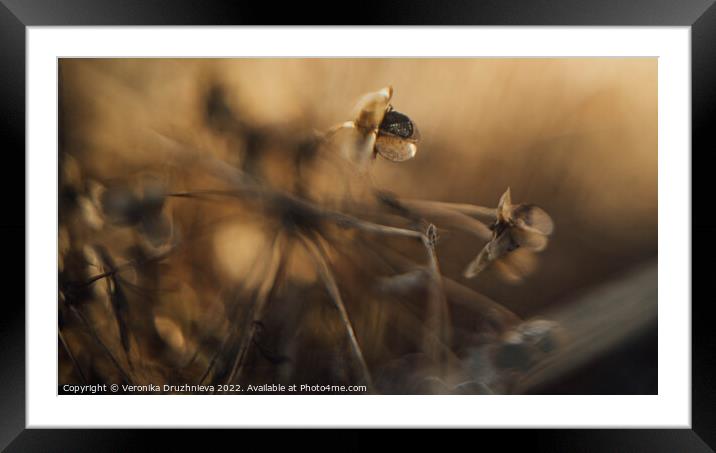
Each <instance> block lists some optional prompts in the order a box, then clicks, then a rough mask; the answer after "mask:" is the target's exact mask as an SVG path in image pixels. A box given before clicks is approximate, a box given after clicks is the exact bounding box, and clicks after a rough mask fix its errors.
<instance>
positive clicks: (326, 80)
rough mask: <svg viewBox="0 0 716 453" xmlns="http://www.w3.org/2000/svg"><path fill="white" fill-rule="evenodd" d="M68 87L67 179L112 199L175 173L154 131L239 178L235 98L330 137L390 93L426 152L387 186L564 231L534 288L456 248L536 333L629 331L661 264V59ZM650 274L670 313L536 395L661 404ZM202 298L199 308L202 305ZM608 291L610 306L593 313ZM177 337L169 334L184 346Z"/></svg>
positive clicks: (320, 66)
mask: <svg viewBox="0 0 716 453" xmlns="http://www.w3.org/2000/svg"><path fill="white" fill-rule="evenodd" d="M59 71H60V153H61V159H60V167H61V168H60V173H61V175H62V174H63V171H64V172H68V170H67V169H66V168H65V167H67V166H68V165H66V164H65V163H66V162H67V160H68V159H69V160H71V161H72V163H71V164H69V166H70V167H72V168H73V169H74V168H75V167H77V170H76V172H77V173H81V174H82V175H83V176H82V177H83V178H91V179H92V180H97V181H101V182H102V183H103V184H107V181H114V180H119V179H122V178H124V177H126V176H127V175H129V174H136V173H137V172H141V171H143V169H146V168H157V167H159V168H161V166H162V165H163V161H164V159H165V156H164V155H163V154H162V153H158V152H155V151H154V150H153V148H152V146H153V145H152V143H151V142H150V141H148V140H147V138H146V137H147V133H146V131H148V130H155V131H161V132H162V133H164V134H167V135H174V136H176V137H180V138H182V139H186V140H188V141H191V142H192V143H193V144H194V145H195V146H197V147H200V148H202V149H211V150H213V151H212V152H215V153H216V155H217V157H219V158H221V159H222V160H224V161H226V162H229V163H234V160H235V158H234V157H233V156H232V155H231V143H230V139H227V138H226V137H225V136H224V138H222V137H221V136H219V134H216V133H213V132H207V125H206V124H207V120H206V105H207V98H208V97H209V98H210V97H211V96H212V94H211V93H212V92H213V93H216V90H218V89H220V92H221V96H222V103H225V104H226V106H227V107H228V108H230V109H231V111H232V112H239V115H240V117H241V121H242V122H244V123H245V124H251V125H252V126H251V127H252V128H257V129H265V130H272V131H273V130H276V131H293V130H297V129H300V130H304V131H311V130H314V129H315V130H319V131H322V130H326V129H328V128H330V127H331V126H333V125H334V124H336V123H340V122H342V121H345V120H348V119H350V118H351V112H352V109H353V106H354V104H355V102H356V101H357V100H358V99H359V98H360V96H361V95H363V94H364V93H367V92H371V91H375V90H377V89H380V88H382V87H384V86H388V85H391V86H392V87H393V88H394V90H395V94H394V96H393V99H392V105H393V106H394V107H395V108H396V109H397V110H399V111H400V112H404V113H406V114H408V115H409V116H410V118H411V119H412V120H413V121H414V122H415V124H416V125H417V126H418V128H419V130H420V133H421V136H422V141H421V143H420V145H419V148H418V153H417V155H416V157H415V158H414V159H412V160H410V161H408V162H405V163H399V164H398V163H393V162H389V161H387V160H384V159H380V158H379V159H377V160H376V161H375V163H374V168H373V180H374V183H375V185H376V186H378V187H379V188H382V189H386V190H389V191H391V192H393V193H395V194H396V195H398V196H401V197H406V198H421V199H427V200H439V201H449V202H459V203H471V204H476V205H481V206H490V207H494V206H496V204H497V201H498V199H499V197H500V195H501V194H502V193H503V192H504V191H505V190H506V189H507V188H508V187H509V188H510V189H511V192H512V199H513V201H514V202H516V203H521V202H526V203H527V202H528V203H534V204H537V205H539V206H540V207H542V208H544V209H545V211H546V212H548V213H549V214H550V215H551V217H552V219H553V220H554V224H555V232H554V234H553V236H552V237H551V240H550V243H549V246H548V247H547V249H546V250H545V251H544V252H542V253H540V254H539V266H538V267H537V269H536V271H535V272H534V273H533V274H531V275H530V276H529V277H527V278H526V279H525V280H524V281H523V282H521V283H518V284H515V283H510V282H506V281H505V280H504V279H502V278H500V276H499V275H496V272H495V271H494V270H493V269H492V268H488V269H487V270H486V271H485V273H484V274H481V275H480V276H479V278H476V279H474V280H466V279H464V278H462V277H461V273H462V271H463V269H464V267H465V265H466V263H468V262H469V261H470V260H471V259H472V258H473V257H474V256H475V255H476V254H477V253H478V252H479V250H480V249H481V247H482V246H483V245H484V244H483V243H479V242H477V241H475V239H474V238H473V237H471V236H469V235H467V234H464V233H461V232H459V231H449V232H447V233H446V234H445V235H444V237H441V241H440V243H439V247H438V256H439V260H440V265H441V269H442V272H443V273H444V274H445V275H446V276H450V277H451V278H453V279H455V280H457V281H459V282H460V283H461V284H463V285H465V286H467V287H469V288H471V289H473V290H475V291H477V292H479V293H481V294H484V295H487V296H488V297H489V298H491V299H493V300H495V301H498V302H499V303H500V304H502V305H504V306H505V307H506V308H508V309H509V310H511V311H512V312H514V313H516V314H517V315H518V316H519V317H521V318H532V317H535V316H543V315H544V314H552V315H553V316H552V317H553V318H558V319H570V317H569V314H568V312H569V309H570V307H573V306H575V304H579V303H580V302H583V301H586V302H584V303H585V304H587V305H586V306H589V307H592V308H591V309H593V310H599V312H598V313H597V314H594V315H590V314H586V315H584V316H585V317H588V318H590V319H591V320H592V323H591V324H587V325H586V327H585V329H592V335H594V332H593V329H594V328H595V327H594V326H595V323H597V324H596V325H598V327H599V329H602V330H599V332H610V331H612V330H614V329H611V325H610V323H612V322H622V324H621V325H624V324H623V323H624V320H623V319H622V318H619V316H621V315H615V316H617V317H616V318H611V317H610V313H611V312H610V310H611V309H612V308H614V309H617V312H618V308H619V307H618V305H620V304H622V302H623V300H622V299H620V298H616V299H614V300H612V299H610V297H611V296H609V294H611V293H610V289H609V288H611V287H613V286H614V285H623V284H628V283H624V281H625V279H626V281H628V280H629V276H630V275H633V274H634V272H637V273H638V272H639V269H643V268H644V266H647V267H648V266H650V265H651V264H653V263H655V262H656V258H657V234H658V226H657V208H658V203H657V60H656V59H652V58H560V59H512V58H510V59H197V60H192V59H181V60H171V59H112V60H103V59H82V60H73V59H62V60H61V61H60V64H59ZM217 87H220V88H217ZM212 90H213V91H212ZM222 105H223V104H222ZM63 155H70V156H71V157H69V158H65V159H63V158H62V156H63ZM72 171H75V170H72V169H70V171H69V173H72ZM276 171H283V170H281V169H279V170H276ZM67 178H68V177H65V180H67ZM61 181H62V177H61ZM185 181H186V180H185ZM186 184H189V183H186ZM187 188H188V187H183V189H187ZM63 206H64V205H63V201H62V199H61V204H60V224H61V225H63V222H64V223H65V224H66V225H68V226H67V229H68V230H69V231H70V232H69V236H70V237H75V238H76V237H78V236H77V235H76V234H73V233H72V230H73V228H74V229H75V230H76V228H75V227H73V226H72V225H71V222H70V221H68V220H67V215H69V214H63ZM64 212H65V213H69V212H70V208H67V207H66V208H64ZM63 215H65V217H64V218H63ZM176 215H177V216H181V213H178V214H176ZM61 234H62V231H61ZM217 234H218V233H217ZM84 240H87V238H86V236H85V239H84ZM227 247H229V248H230V246H227ZM237 247H239V246H237ZM236 250H241V247H239V248H238V249H236ZM120 261H121V260H120ZM227 266H229V267H230V266H231V265H227ZM635 269H636V271H635ZM181 275H184V274H180V277H179V278H180V279H181ZM640 275H641V274H640ZM648 275H649V276H648V277H646V279H641V280H639V282H640V283H639V284H640V285H641V288H642V289H643V287H644V286H646V287H648V288H647V290H648V291H647V292H648V293H649V297H650V298H651V299H653V300H654V305H653V306H651V305H650V306H649V307H650V308H649V309H648V310H649V311H648V313H644V312H641V311H639V310H646V309H644V308H643V306H640V307H642V308H638V309H636V311H632V312H628V313H625V314H623V316H635V313H636V314H637V315H638V316H643V317H644V318H645V321H644V322H637V323H631V324H629V323H627V324H629V325H628V326H627V327H624V328H621V327H615V329H616V330H618V331H622V333H623V334H620V336H619V337H618V339H616V340H615V342H614V343H610V344H609V345H608V347H606V346H605V347H604V348H602V349H600V350H598V351H597V350H595V351H592V352H590V353H589V354H586V355H585V357H586V359H585V360H583V361H580V362H579V363H578V365H575V366H572V367H568V369H565V370H563V371H560V372H558V373H555V374H554V376H551V377H550V378H549V379H544V380H539V382H538V384H536V385H533V386H530V387H529V388H528V389H526V390H525V391H527V392H536V393H612V394H617V393H656V392H657V382H658V380H657V375H656V365H657V357H656V338H657V337H656V317H655V298H656V284H657V282H656V275H655V274H653V273H652V274H648ZM187 278H188V277H187ZM614 282H619V283H614ZM610 285H611V286H610ZM196 291H197V290H196V287H193V289H187V290H186V293H187V294H188V293H191V295H190V296H188V297H190V298H194V299H202V297H203V296H202V295H201V294H196ZM595 291H596V293H598V294H606V295H605V296H602V297H601V298H596V299H599V300H598V301H596V302H591V301H594V300H596V299H595V296H594V294H595ZM642 292H643V291H642ZM639 294H641V293H639ZM619 297H622V296H619ZM590 304H591V305H590ZM185 305H186V303H185ZM187 310H190V309H189V308H187ZM192 316H193V315H192ZM197 316H199V315H197ZM162 322H163V321H162ZM162 322H160V323H159V327H157V322H156V321H155V323H154V324H155V328H157V329H158V330H160V331H162V329H163V330H165V331H166V330H171V328H169V327H162ZM167 323H171V321H167ZM632 327H633V329H632ZM224 328H225V327H224ZM178 329H179V331H180V332H179V333H175V334H170V335H169V336H172V335H174V337H173V338H174V339H173V340H170V342H171V341H174V342H175V343H177V342H187V343H191V341H190V340H189V338H188V334H187V329H189V328H188V327H186V326H180V327H179V328H178ZM620 329H621V330H620ZM189 330H190V329H189ZM165 336H166V335H162V338H164V339H165V340H166V338H165ZM180 336H181V338H179V337H180ZM585 338H592V337H589V335H587V334H585ZM67 341H68V342H75V343H77V344H78V345H79V344H80V343H82V341H81V339H79V337H78V338H75V339H68V340H67ZM217 341H218V340H217ZM187 347H188V346H187ZM90 355H91V354H90ZM78 356H82V354H81V353H78ZM77 360H79V361H82V360H85V361H87V360H89V359H87V358H85V359H81V358H77ZM207 360H209V359H207ZM60 365H61V367H60V368H61V369H60V375H61V382H62V380H63V378H62V376H64V379H67V380H69V381H73V379H75V378H73V377H72V373H73V372H72V365H71V364H70V360H69V358H68V357H65V355H63V353H62V352H61V354H60Z"/></svg>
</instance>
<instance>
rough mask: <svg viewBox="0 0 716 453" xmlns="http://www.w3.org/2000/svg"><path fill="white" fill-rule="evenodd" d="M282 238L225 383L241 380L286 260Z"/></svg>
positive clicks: (273, 251)
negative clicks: (259, 326)
mask: <svg viewBox="0 0 716 453" xmlns="http://www.w3.org/2000/svg"><path fill="white" fill-rule="evenodd" d="M283 238H284V236H283V235H282V234H279V235H278V236H277V237H276V239H275V241H274V244H273V248H272V253H271V261H270V262H269V269H268V271H267V273H266V276H265V278H264V279H263V280H262V281H261V285H260V286H259V290H258V293H257V295H256V299H255V301H254V304H253V307H252V309H251V313H250V315H249V325H248V326H247V327H248V328H247V331H246V334H245V335H244V338H243V340H242V342H241V346H240V347H239V351H238V354H237V356H236V359H235V361H234V365H233V367H232V369H231V373H230V374H229V377H228V378H227V379H226V382H227V383H233V382H236V381H237V380H238V379H240V378H241V376H242V374H243V371H244V368H245V366H246V361H247V359H248V356H249V351H250V350H251V345H252V344H253V343H254V338H255V337H256V332H257V322H258V321H261V320H262V318H263V316H264V310H265V308H266V305H267V303H268V301H269V300H270V299H271V295H272V294H273V292H274V291H275V289H276V284H277V281H278V277H279V275H280V274H281V273H282V270H283V267H284V264H285V260H286V259H285V255H283V250H282V249H283V244H284V240H283Z"/></svg>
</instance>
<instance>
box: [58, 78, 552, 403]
mask: <svg viewBox="0 0 716 453" xmlns="http://www.w3.org/2000/svg"><path fill="white" fill-rule="evenodd" d="M392 95H393V90H392V88H391V87H387V88H384V89H381V90H379V91H377V92H374V93H369V94H367V95H366V96H365V97H363V98H362V99H361V100H360V101H359V102H358V105H357V108H356V113H355V114H354V116H353V119H352V120H350V121H347V122H344V123H341V124H339V125H337V126H336V127H334V128H331V129H329V130H328V131H327V132H325V133H305V132H302V131H294V130H293V129H292V128H291V127H289V126H283V127H281V128H274V129H271V128H261V127H257V126H254V125H252V124H250V123H249V122H248V121H247V120H245V119H244V118H242V117H241V115H239V114H238V113H237V112H236V111H235V109H233V108H232V107H231V106H230V105H229V104H228V103H227V102H226V99H225V95H224V93H223V91H222V90H221V88H219V87H218V86H214V87H212V88H211V89H210V90H209V91H208V94H207V96H206V106H205V108H206V115H205V116H206V127H207V130H208V131H210V133H211V134H213V136H214V137H220V138H221V140H223V143H224V144H225V145H226V146H228V147H229V148H231V149H235V150H238V151H237V152H238V153H239V154H240V159H238V162H228V161H226V160H225V159H222V158H219V157H217V156H216V155H215V154H213V153H212V152H211V149H206V148H204V147H203V146H202V144H201V143H200V141H199V140H191V139H188V138H186V137H182V133H181V131H151V132H148V133H147V136H146V137H144V140H145V141H146V143H151V147H152V149H153V150H154V152H156V153H158V154H159V156H160V158H159V159H158V160H159V161H160V162H161V164H160V165H156V166H153V167H152V166H147V167H145V168H141V169H138V170H137V171H135V172H133V173H131V174H130V173H129V172H128V176H127V177H126V178H122V179H121V180H98V179H96V178H94V177H93V176H92V175H88V174H85V170H84V169H83V165H82V163H81V162H80V160H79V159H77V158H76V157H74V156H73V155H72V153H71V152H70V151H68V150H64V151H63V152H62V153H61V156H60V158H61V165H60V167H61V175H60V184H61V204H60V227H59V228H60V229H59V231H60V237H59V244H60V251H59V260H60V261H59V281H60V294H59V302H60V303H59V315H60V316H59V340H60V344H61V346H62V349H63V351H64V352H63V353H62V354H63V357H67V361H66V362H65V363H66V364H67V367H66V370H69V371H67V372H66V373H65V375H64V377H63V379H66V380H69V381H72V382H87V383H106V382H110V383H111V382H125V383H130V384H159V385H163V384H172V385H174V384H185V383H190V384H195V385H206V386H211V389H212V390H213V391H216V392H223V391H225V387H221V385H222V384H239V385H242V387H243V388H244V389H245V388H246V386H247V385H249V384H252V385H259V384H266V383H284V384H294V383H296V384H320V385H331V384H336V385H337V384H344V385H364V386H365V388H366V391H367V392H369V393H458V394H463V393H506V392H510V391H511V390H512V389H513V387H514V385H515V383H516V382H517V381H518V380H519V378H520V376H522V375H524V374H525V373H526V372H528V371H529V370H530V369H531V368H532V367H533V366H534V365H535V364H536V363H538V362H539V361H540V360H542V359H543V358H545V357H546V356H549V355H550V354H551V353H553V352H554V351H555V350H557V349H558V348H559V345H560V343H561V341H562V339H561V337H560V328H559V326H558V325H557V324H556V323H554V322H551V321H547V320H541V319H533V320H527V321H523V320H521V319H520V318H519V317H518V316H517V315H515V314H514V313H512V312H511V311H509V310H508V309H507V308H505V307H503V306H502V305H500V304H498V303H496V302H494V301H492V300H490V299H489V298H488V297H486V296H484V295H482V294H479V293H477V292H475V291H473V290H471V289H469V288H467V287H466V286H463V285H462V284H460V283H458V282H457V281H456V280H455V279H453V278H451V277H450V276H447V275H444V273H443V272H442V271H441V268H440V265H439V262H438V258H437V253H436V248H437V247H439V245H440V243H441V241H443V240H449V238H448V239H444V237H443V232H445V231H451V230H462V231H466V232H468V233H470V234H471V235H472V237H474V240H475V244H476V245H480V244H484V246H483V248H482V250H481V251H480V252H479V254H478V255H477V256H476V258H475V259H474V260H473V261H472V262H471V263H469V264H468V265H467V266H466V269H465V272H464V277H466V278H480V277H481V275H482V274H481V272H482V271H483V270H484V269H486V268H487V267H488V266H495V267H496V268H498V269H499V270H500V271H501V273H502V274H503V275H504V276H506V277H507V278H508V279H510V280H512V281H519V280H521V279H522V278H524V277H526V276H527V275H528V274H529V273H530V272H531V271H532V270H533V269H534V267H535V265H536V262H535V258H534V254H535V252H539V251H541V250H543V249H544V248H545V247H546V245H547V238H548V236H550V234H551V233H552V230H553V224H552V220H551V219H550V217H549V215H548V214H547V213H546V212H545V211H544V210H542V209H541V208H539V207H537V206H534V205H528V204H513V203H512V200H511V193H510V190H509V189H507V190H506V192H505V193H504V195H503V196H502V197H501V198H500V200H499V202H498V203H497V206H496V207H481V206H474V205H468V204H459V203H449V202H443V201H433V200H418V199H402V198H399V197H397V196H396V195H394V194H391V193H390V192H387V191H385V190H384V188H377V187H375V186H374V184H373V183H372V180H371V176H370V169H371V164H372V162H373V161H374V160H375V159H377V158H385V159H388V160H390V161H394V162H402V161H406V160H409V159H411V158H413V157H414V156H415V155H416V152H417V151H418V147H419V142H420V134H419V132H418V128H417V126H416V125H415V124H414V122H413V121H412V120H411V119H410V117H409V116H408V115H405V114H403V113H400V112H398V111H397V110H395V109H394V108H393V106H392V105H391V99H392ZM425 152H429V150H426V151H425ZM388 189H389V188H388ZM473 246H474V245H473V244H470V247H473ZM455 278H456V279H459V278H461V277H460V276H455ZM61 380H62V379H61Z"/></svg>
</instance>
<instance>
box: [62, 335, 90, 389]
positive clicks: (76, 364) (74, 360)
mask: <svg viewBox="0 0 716 453" xmlns="http://www.w3.org/2000/svg"><path fill="white" fill-rule="evenodd" d="M57 335H58V336H59V337H60V343H62V346H63V347H64V348H65V351H66V352H67V355H68V356H69V357H70V361H71V362H72V365H73V366H74V367H75V371H77V374H78V375H79V376H80V379H81V380H82V383H84V384H87V378H86V377H85V374H84V373H83V372H82V368H81V367H80V364H79V362H77V358H76V357H75V355H74V354H73V353H72V349H70V345H69V344H68V343H67V340H65V336H64V335H63V334H62V330H59V329H58V330H57Z"/></svg>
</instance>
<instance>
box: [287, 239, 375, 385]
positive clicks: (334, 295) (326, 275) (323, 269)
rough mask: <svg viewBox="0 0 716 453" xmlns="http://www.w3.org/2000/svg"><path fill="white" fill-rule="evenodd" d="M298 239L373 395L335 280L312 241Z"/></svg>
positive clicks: (370, 379)
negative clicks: (343, 330)
mask: <svg viewBox="0 0 716 453" xmlns="http://www.w3.org/2000/svg"><path fill="white" fill-rule="evenodd" d="M299 238H300V239H301V242H302V243H303V245H304V247H305V248H306V250H307V251H308V253H309V254H310V255H311V257H312V258H313V260H314V264H315V265H316V270H317V271H318V274H319V275H320V277H321V280H323V284H324V285H325V287H326V291H328V295H329V296H330V297H331V299H332V300H333V303H334V304H335V306H336V308H337V309H338V312H339V313H340V316H341V320H342V321H343V324H344V326H345V329H346V333H347V335H348V341H349V342H350V345H351V348H352V350H353V354H354V355H355V358H356V360H357V361H358V364H359V365H360V368H361V371H362V373H363V380H364V381H365V383H366V384H365V385H366V386H367V387H368V391H369V392H371V393H373V392H374V387H373V379H372V377H371V374H370V370H369V369H368V364H367V363H366V361H365V357H364V356H363V351H362V350H361V347H360V345H359V344H358V339H357V338H356V334H355V331H354V329H353V324H352V323H351V320H350V317H349V316H348V311H347V310H346V307H345V305H344V304H343V299H342V298H341V293H340V290H339V289H338V284H337V283H336V280H335V278H334V276H333V272H332V271H331V269H330V267H329V266H328V263H327V261H326V257H325V254H324V252H323V251H322V250H321V248H320V247H319V246H318V245H317V244H316V243H315V242H314V241H313V240H311V239H309V238H307V237H306V236H304V235H299Z"/></svg>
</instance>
